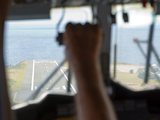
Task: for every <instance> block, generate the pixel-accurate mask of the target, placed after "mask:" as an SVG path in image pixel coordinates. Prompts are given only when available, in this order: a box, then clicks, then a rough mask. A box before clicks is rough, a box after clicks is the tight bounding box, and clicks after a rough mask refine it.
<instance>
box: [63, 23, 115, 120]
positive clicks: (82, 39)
mask: <svg viewBox="0 0 160 120" xmlns="http://www.w3.org/2000/svg"><path fill="white" fill-rule="evenodd" d="M101 42H102V31H101V27H100V26H99V25H90V24H88V23H87V24H85V25H84V26H83V25H81V24H77V25H73V24H71V23H70V24H68V25H67V26H66V32H65V35H64V44H65V45H66V57H67V59H68V61H69V63H70V66H71V69H73V71H74V73H75V76H76V80H77V87H78V94H77V96H76V103H77V113H78V119H79V120H115V119H116V116H115V113H114V110H113V107H112V104H111V102H110V100H109V98H108V96H107V94H106V93H105V89H104V85H103V80H102V75H101V70H100V65H99V60H98V56H99V51H100V46H101Z"/></svg>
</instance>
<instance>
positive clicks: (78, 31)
mask: <svg viewBox="0 0 160 120" xmlns="http://www.w3.org/2000/svg"><path fill="white" fill-rule="evenodd" d="M63 42H64V45H65V46H66V50H65V52H66V57H67V60H68V61H69V62H70V63H71V64H72V63H75V62H76V63H77V62H78V63H81V62H84V61H94V60H97V59H98V55H99V52H100V47H101V43H102V30H101V27H100V25H98V24H96V25H91V24H89V23H86V24H85V25H81V24H76V25H74V24H72V23H68V24H67V26H66V32H65V33H64V36H63Z"/></svg>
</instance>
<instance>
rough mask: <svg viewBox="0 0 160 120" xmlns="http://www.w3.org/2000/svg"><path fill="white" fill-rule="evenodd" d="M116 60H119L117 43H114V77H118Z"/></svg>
mask: <svg viewBox="0 0 160 120" xmlns="http://www.w3.org/2000/svg"><path fill="white" fill-rule="evenodd" d="M116 61H117V45H116V44H115V45H114V74H113V78H116Z"/></svg>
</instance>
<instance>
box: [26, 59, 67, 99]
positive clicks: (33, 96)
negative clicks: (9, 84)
mask: <svg viewBox="0 0 160 120" xmlns="http://www.w3.org/2000/svg"><path fill="white" fill-rule="evenodd" d="M65 61H66V60H63V61H62V62H61V63H60V65H59V66H58V67H57V68H56V69H55V70H54V71H53V72H52V73H51V74H50V75H49V76H48V77H47V78H46V80H45V81H43V83H42V84H41V85H40V86H39V87H38V89H36V90H35V91H34V92H33V94H31V95H30V96H29V97H28V98H27V99H26V101H25V102H27V101H28V100H33V99H35V98H36V96H37V95H38V93H39V92H40V90H41V88H42V87H43V86H44V85H45V84H46V83H47V82H48V81H49V80H50V79H51V78H52V76H53V75H54V74H55V73H56V72H57V71H58V70H59V68H60V67H61V66H62V65H63V64H64V62H65Z"/></svg>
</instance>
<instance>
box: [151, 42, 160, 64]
mask: <svg viewBox="0 0 160 120" xmlns="http://www.w3.org/2000/svg"><path fill="white" fill-rule="evenodd" d="M152 51H153V53H154V55H155V56H156V58H157V61H158V63H159V64H160V59H159V57H158V54H157V52H156V50H155V49H154V47H153V45H152Z"/></svg>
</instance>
